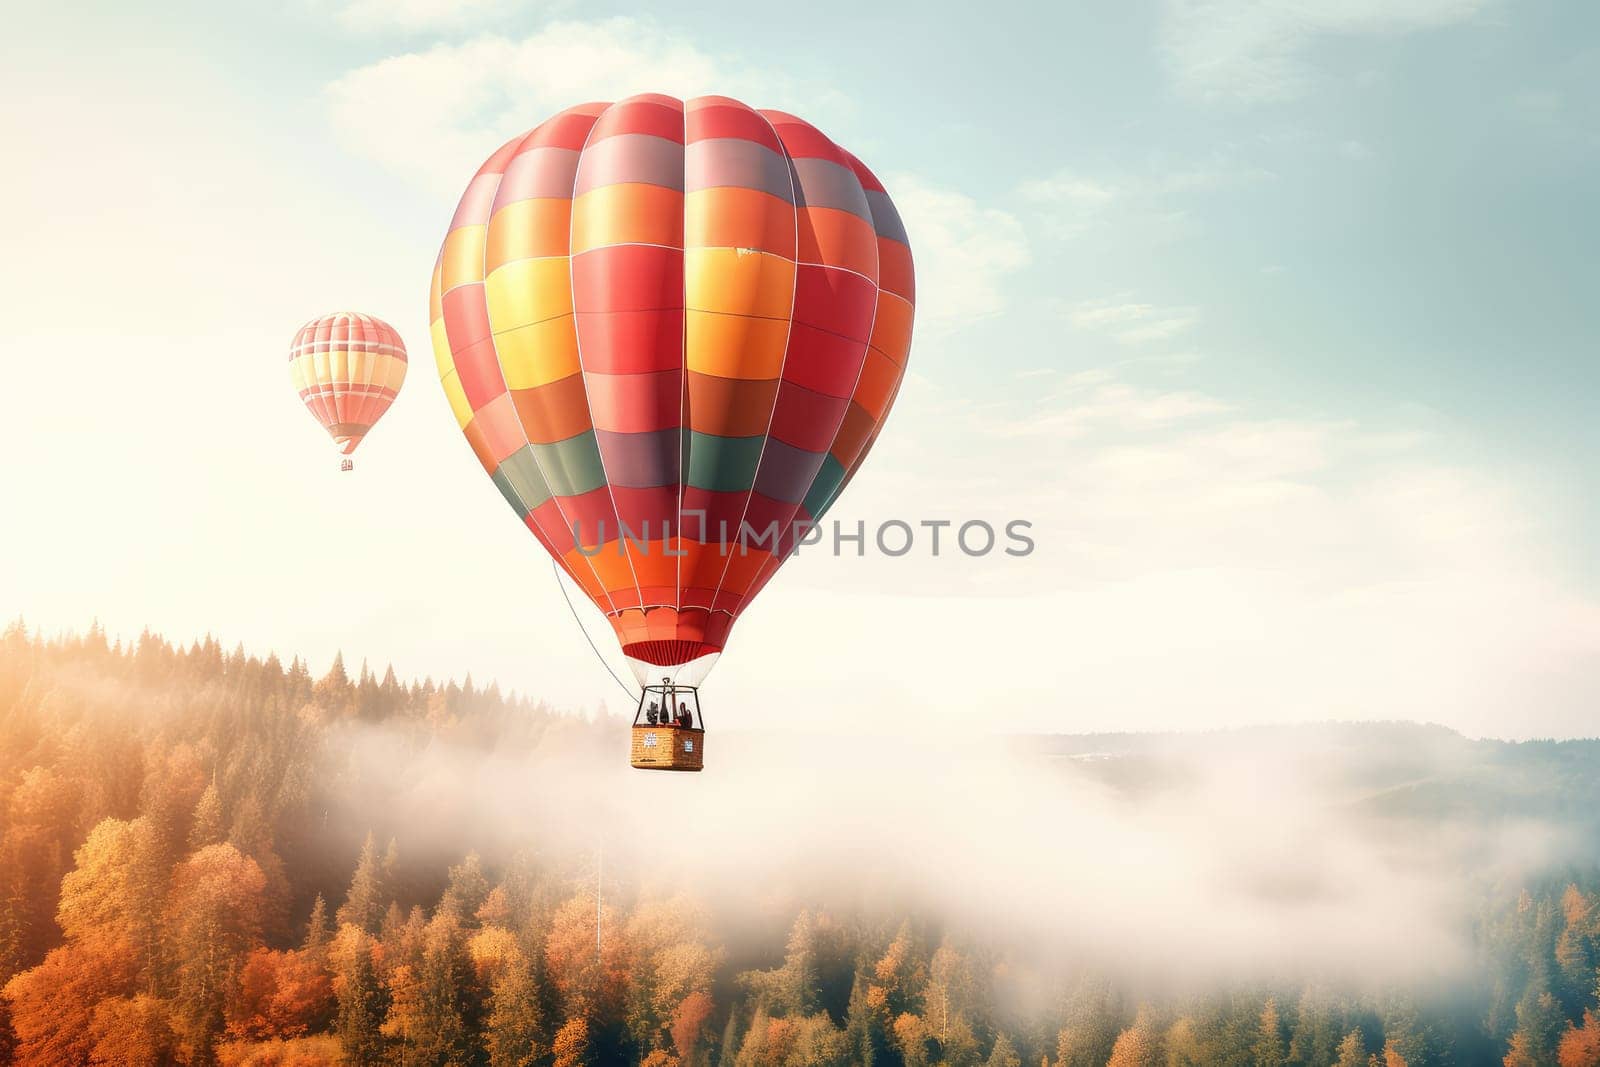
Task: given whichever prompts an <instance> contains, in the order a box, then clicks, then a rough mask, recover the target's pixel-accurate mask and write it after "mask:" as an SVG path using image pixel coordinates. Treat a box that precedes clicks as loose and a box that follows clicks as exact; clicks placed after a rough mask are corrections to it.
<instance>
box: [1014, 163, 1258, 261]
mask: <svg viewBox="0 0 1600 1067" xmlns="http://www.w3.org/2000/svg"><path fill="white" fill-rule="evenodd" d="M1274 177H1275V175H1274V174H1273V173H1272V172H1271V171H1269V170H1266V169H1264V168H1262V167H1258V166H1254V165H1252V164H1248V163H1245V162H1242V161H1240V160H1237V159H1234V158H1231V157H1229V156H1224V155H1217V156H1213V157H1211V158H1209V159H1204V160H1200V161H1174V160H1165V159H1159V160H1153V161H1151V162H1150V163H1149V164H1147V165H1146V166H1145V167H1143V168H1142V169H1138V170H1122V171H1115V172H1106V173H1096V174H1091V173H1088V172H1086V171H1084V170H1082V169H1079V168H1063V169H1062V170H1059V171H1056V172H1055V173H1054V174H1050V175H1047V176H1045V177H1042V178H1033V179H1030V180H1028V181H1025V182H1023V183H1022V184H1021V185H1020V186H1019V187H1018V190H1017V191H1018V194H1019V195H1020V196H1021V197H1022V199H1023V200H1024V201H1025V202H1027V203H1028V204H1029V205H1030V206H1031V207H1033V208H1034V209H1035V210H1036V211H1038V212H1039V214H1040V216H1041V218H1042V219H1043V220H1044V222H1045V223H1046V224H1047V225H1049V227H1050V228H1051V230H1052V231H1053V232H1054V233H1055V234H1056V235H1057V236H1061V237H1076V236H1079V235H1081V234H1082V233H1084V232H1085V231H1087V230H1090V229H1099V230H1102V231H1108V230H1114V231H1115V232H1116V234H1117V235H1118V238H1119V240H1126V239H1128V238H1129V236H1130V235H1133V234H1144V235H1147V236H1155V237H1172V236H1176V235H1178V234H1181V233H1185V232H1187V231H1189V230H1190V229H1191V228H1192V226H1191V223H1190V222H1189V219H1188V215H1187V213H1186V212H1185V211H1183V210H1182V209H1181V207H1175V206H1174V205H1176V204H1181V203H1183V202H1184V201H1185V200H1186V199H1187V198H1188V197H1189V196H1191V195H1192V194H1198V193H1217V192H1223V191H1226V190H1230V189H1242V188H1247V187H1249V186H1252V185H1255V184H1257V183H1260V182H1264V181H1271V180H1272V179H1273V178H1274Z"/></svg>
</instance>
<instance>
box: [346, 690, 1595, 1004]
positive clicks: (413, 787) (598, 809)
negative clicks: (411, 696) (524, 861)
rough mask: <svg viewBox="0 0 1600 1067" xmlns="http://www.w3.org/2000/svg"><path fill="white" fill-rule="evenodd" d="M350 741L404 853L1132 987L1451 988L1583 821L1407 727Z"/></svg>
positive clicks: (367, 734) (1450, 741)
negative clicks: (1472, 921) (1496, 921)
mask: <svg viewBox="0 0 1600 1067" xmlns="http://www.w3.org/2000/svg"><path fill="white" fill-rule="evenodd" d="M557 728H559V727H557ZM349 729H350V730H351V731H352V734H351V737H350V740H351V741H352V742H353V744H352V745H351V746H350V748H349V752H350V753H351V755H350V760H351V764H350V766H349V768H348V773H349V774H350V775H351V776H352V778H353V779H355V780H356V781H357V783H358V785H357V787H356V788H355V789H352V790H350V792H349V795H350V796H352V797H355V798H360V799H357V800H354V801H352V803H353V804H354V805H355V806H356V809H357V810H351V811H347V812H342V813H339V815H338V818H339V819H341V820H344V821H346V822H348V823H349V824H351V825H359V826H370V827H372V828H373V829H374V830H375V831H376V832H377V833H378V834H379V835H380V837H382V836H384V835H386V834H389V833H398V834H399V835H400V837H401V841H402V847H405V846H406V843H408V842H409V843H410V847H411V849H412V851H413V855H414V856H415V854H416V852H417V850H418V849H419V848H420V849H421V850H422V851H424V852H426V851H428V850H433V851H432V855H429V856H427V857H422V856H416V858H417V859H418V860H419V861H420V860H423V859H424V858H425V859H426V860H427V862H430V863H436V862H437V861H438V860H450V859H455V858H459V856H460V855H461V854H463V853H464V852H466V851H467V850H468V849H469V848H470V849H476V850H477V851H479V852H480V854H482V855H483V858H484V859H485V861H486V862H489V863H491V864H493V863H495V862H497V861H502V860H504V859H505V858H507V857H508V856H510V855H512V854H514V853H516V852H518V851H522V850H532V851H534V852H536V853H538V854H539V855H541V856H543V857H544V858H546V859H548V860H553V861H556V862H558V863H564V864H566V865H567V866H568V869H571V870H574V871H579V872H589V873H587V874H585V875H584V877H594V876H595V875H596V874H597V873H598V872H597V870H596V868H597V867H598V864H599V861H600V858H601V855H602V854H603V861H604V871H605V882H604V884H605V886H607V887H608V891H609V892H614V893H630V892H633V891H636V890H640V889H643V890H644V891H646V892H655V891H661V892H671V891H676V890H678V889H687V890H689V891H690V892H692V893H694V894H696V895H698V896H700V897H702V898H704V899H706V900H707V901H708V903H710V904H711V905H712V906H713V908H714V910H715V912H716V913H717V914H718V916H719V923H721V925H722V927H723V933H724V935H727V936H732V937H735V938H736V937H737V936H738V930H739V928H740V926H741V924H748V925H749V926H750V928H755V926H756V924H758V923H760V922H761V921H762V920H763V919H767V920H770V919H771V917H773V916H775V915H792V914H793V913H794V911H795V910H797V909H798V908H800V907H802V906H809V907H822V908H825V909H840V910H842V911H847V912H851V913H864V914H872V915H883V914H891V915H892V914H899V913H905V912H908V911H909V912H912V913H915V914H918V915H921V916H924V917H929V918H932V919H934V920H936V921H939V922H940V923H941V924H942V925H943V926H944V927H945V928H946V929H947V930H950V931H952V932H956V933H960V932H962V931H968V932H971V933H974V934H981V935H982V936H983V937H984V938H985V939H986V940H987V941H989V942H990V943H992V944H996V945H997V946H1001V947H1003V948H1005V949H1006V950H1008V951H1010V952H1012V953H1014V954H1016V955H1018V956H1019V957H1020V958H1023V959H1031V960H1032V961H1033V962H1035V963H1036V964H1037V965H1039V966H1041V967H1045V968H1051V967H1069V966H1077V965H1080V964H1081V965H1085V966H1088V965H1093V966H1094V967H1095V968H1097V969H1101V970H1107V971H1110V972H1112V973H1119V974H1122V975H1123V976H1124V977H1125V978H1127V979H1128V980H1130V981H1137V982H1140V983H1181V984H1189V983H1200V982H1210V981H1215V980H1219V979H1224V980H1246V981H1250V980H1262V981H1268V980H1274V979H1279V978H1307V977H1315V978H1319V979H1329V980H1337V981H1342V982H1354V983H1359V984H1368V983H1382V982H1391V981H1399V982H1414V981H1430V980H1447V979H1448V978H1449V977H1450V976H1452V975H1453V974H1455V973H1458V971H1459V970H1460V969H1461V968H1463V967H1464V966H1465V964H1466V963H1467V961H1468V953H1469V945H1468V943H1467V940H1466V938H1467V921H1468V919H1469V918H1470V915H1471V912H1472V910H1473V908H1474V907H1475V906H1476V905H1475V902H1476V901H1481V900H1482V899H1483V892H1484V889H1485V888H1486V887H1487V886H1495V887H1499V888H1506V887H1507V886H1509V887H1510V891H1511V892H1512V893H1513V894H1514V893H1515V888H1516V885H1515V883H1516V881H1517V880H1518V879H1521V878H1524V877H1528V876H1530V875H1533V874H1535V873H1537V872H1540V871H1544V870H1547V869H1549V868H1550V866H1551V865H1552V864H1556V863H1560V862H1562V861H1563V860H1564V859H1566V858H1567V857H1569V856H1571V855H1573V854H1575V851H1574V850H1575V849H1577V848H1578V847H1579V837H1580V833H1579V830H1578V829H1577V828H1576V827H1573V826H1569V825H1566V824H1564V823H1561V822H1559V821H1555V820H1552V819H1549V818H1546V817H1544V816H1542V815H1541V814H1539V813H1537V812H1535V813H1532V814H1528V815H1526V816H1521V817H1512V816H1506V815H1504V814H1503V813H1500V812H1498V811H1496V812H1493V813H1490V814H1481V815H1475V814H1473V811H1472V810H1471V808H1470V805H1469V806H1468V807H1467V808H1463V807H1462V805H1461V804H1460V803H1454V804H1452V805H1447V806H1446V807H1444V808H1442V809H1438V810H1433V809H1419V808H1418V803H1419V800H1418V798H1419V797H1420V798H1426V797H1427V796H1429V795H1430V794H1429V793H1428V790H1429V789H1431V788H1436V787H1440V786H1441V785H1444V786H1446V787H1448V788H1447V792H1448V791H1449V790H1453V789H1455V788H1456V787H1457V786H1458V785H1459V784H1460V783H1462V782H1466V783H1469V784H1468V786H1467V790H1468V792H1467V795H1468V796H1469V797H1470V796H1471V795H1473V794H1472V789H1473V788H1475V787H1473V786H1471V784H1470V783H1472V782H1473V781H1474V780H1478V779H1481V777H1482V768H1481V767H1478V766H1477V764H1478V763H1480V762H1481V759H1482V753H1483V751H1484V748H1483V746H1484V745H1485V744H1486V743H1483V742H1468V741H1466V740H1465V739H1462V738H1460V737H1459V736H1457V735H1455V734H1452V733H1450V732H1448V731H1445V730H1442V729H1437V728H1428V727H1413V726H1406V725H1387V724H1385V725H1375V726H1350V727H1312V728H1275V729H1264V730H1244V731H1230V732H1222V733H1214V734H1201V735H1147V736H1139V735H1122V736H1106V737H1101V738H1043V737H1038V738H1013V739H999V740H996V739H993V738H989V737H976V736H975V737H968V736H966V735H964V734H963V733H962V732H961V731H959V730H954V731H952V730H937V731H934V730H930V731H928V732H926V733H922V734H919V733H915V732H913V733H909V734H907V735H906V736H903V737H899V738H870V739H862V738H860V737H852V736H848V735H839V736H817V735H813V734H805V735H801V734H794V735H784V734H777V733H739V732H727V733H718V732H715V731H713V732H712V733H711V734H709V735H708V737H707V756H706V770H705V771H704V773H701V774H698V775H696V774H674V773H668V772H646V771H635V770H631V769H630V768H629V767H628V765H627V755H626V741H627V737H626V733H627V731H626V727H625V725H624V724H622V723H620V722H618V723H617V724H616V726H615V730H614V734H613V733H607V734H606V736H614V738H615V745H614V746H611V747H610V748H609V749H605V748H604V747H603V746H602V747H601V748H599V749H594V750H584V749H582V748H580V747H577V746H573V745H569V744H566V745H541V746H538V747H537V748H534V749H531V750H530V749H527V748H521V747H517V746H512V745H500V746H484V745H480V744H472V743H452V742H447V741H441V740H435V741H433V742H432V743H430V744H429V745H428V746H427V747H425V748H423V749H421V750H416V749H414V748H412V747H411V745H410V744H409V743H408V742H404V741H402V739H401V738H400V736H399V735H396V734H392V733H389V732H387V731H386V730H385V729H383V728H376V727H350V728H349ZM550 752H559V753H561V756H560V758H559V759H557V758H551V757H543V758H542V757H541V756H540V753H550ZM575 753H577V754H576V755H575ZM1475 768H1476V769H1475ZM1475 776H1476V778H1475ZM1482 787H1483V788H1486V789H1492V788H1494V786H1493V785H1492V784H1483V785H1482ZM1451 795H1454V794H1453V793H1452V794H1451ZM363 807H365V810H361V809H362V808H363ZM1518 808H1519V810H1526V809H1527V806H1526V805H1519V806H1518Z"/></svg>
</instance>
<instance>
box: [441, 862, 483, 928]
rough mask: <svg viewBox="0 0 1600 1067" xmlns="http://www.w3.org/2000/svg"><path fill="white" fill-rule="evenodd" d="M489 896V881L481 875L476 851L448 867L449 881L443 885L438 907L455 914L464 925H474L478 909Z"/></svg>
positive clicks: (481, 865) (481, 866)
mask: <svg viewBox="0 0 1600 1067" xmlns="http://www.w3.org/2000/svg"><path fill="white" fill-rule="evenodd" d="M488 896H489V881H488V879H486V878H485V877H484V876H483V864H482V863H481V862H480V861H479V859H478V854H477V853H476V852H469V853H467V855H466V858H465V859H463V860H462V861H461V862H460V863H458V864H456V865H455V866H453V867H451V868H450V872H449V883H448V884H447V886H446V887H445V891H444V899H443V900H442V901H441V902H440V905H439V906H440V908H441V909H442V910H444V911H447V912H449V913H450V914H451V915H453V916H455V918H456V920H457V921H458V922H460V923H461V924H462V925H464V926H475V925H477V921H478V918H477V917H478V909H479V908H481V907H483V902H484V901H485V900H486V899H487V898H488Z"/></svg>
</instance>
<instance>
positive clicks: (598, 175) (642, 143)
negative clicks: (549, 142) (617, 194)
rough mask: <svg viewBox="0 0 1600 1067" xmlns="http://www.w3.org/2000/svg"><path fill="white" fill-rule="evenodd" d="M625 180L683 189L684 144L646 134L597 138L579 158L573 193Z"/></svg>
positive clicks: (581, 193) (581, 192) (578, 194)
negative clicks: (576, 180)
mask: <svg viewBox="0 0 1600 1067" xmlns="http://www.w3.org/2000/svg"><path fill="white" fill-rule="evenodd" d="M622 182H642V183H644V184H646V185H660V186H663V187H664V188H667V189H677V190H679V191H682V189H683V145H682V144H681V143H679V142H676V141H669V140H667V139H666V138H664V137H654V136H651V135H650V134H646V133H624V134H618V135H617V136H616V137H607V138H605V139H604V140H601V141H596V142H594V143H593V144H591V145H589V147H588V148H585V149H584V150H583V157H582V158H581V159H580V160H579V161H578V183H577V187H576V189H575V191H574V193H573V195H574V196H575V197H576V196H582V195H583V194H584V193H587V192H589V191H590V190H593V189H599V188H601V187H602V186H606V185H618V184H620V183H622Z"/></svg>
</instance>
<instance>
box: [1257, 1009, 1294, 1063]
mask: <svg viewBox="0 0 1600 1067" xmlns="http://www.w3.org/2000/svg"><path fill="white" fill-rule="evenodd" d="M1253 1051H1254V1055H1255V1067H1283V1065H1284V1063H1285V1062H1286V1060H1287V1057H1288V1051H1287V1050H1286V1049H1285V1048H1284V1044H1283V1023H1282V1022H1281V1021H1280V1020H1279V1018H1278V1002H1277V1001H1276V1000H1274V999H1273V998H1272V997H1268V998H1267V1002H1266V1004H1265V1005H1263V1006H1262V1008H1261V1018H1260V1025H1259V1026H1258V1027H1257V1030H1256V1043H1255V1048H1254V1050H1253Z"/></svg>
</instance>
